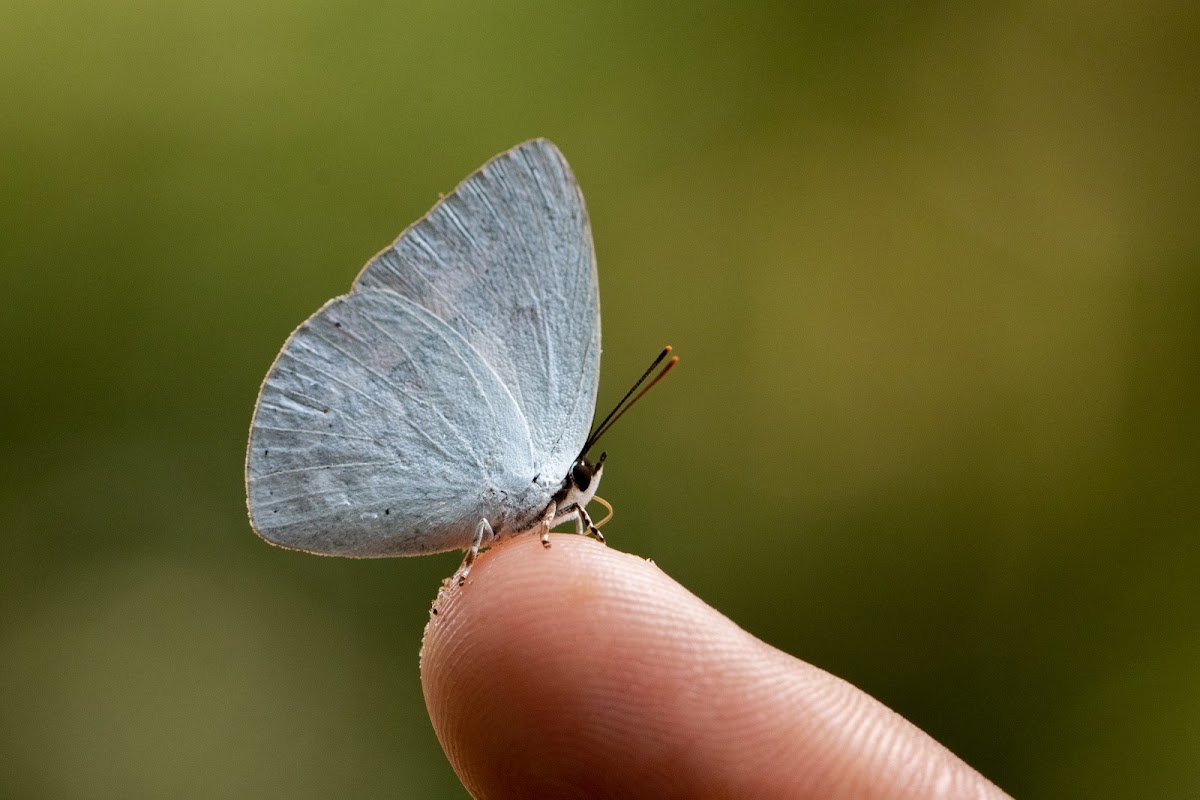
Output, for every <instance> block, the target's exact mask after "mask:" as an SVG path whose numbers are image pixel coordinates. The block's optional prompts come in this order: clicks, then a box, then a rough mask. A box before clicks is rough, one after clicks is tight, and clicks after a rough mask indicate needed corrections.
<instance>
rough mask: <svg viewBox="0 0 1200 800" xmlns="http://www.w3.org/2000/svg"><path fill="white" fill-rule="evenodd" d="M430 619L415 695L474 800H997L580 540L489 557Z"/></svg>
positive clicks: (857, 698) (936, 752)
mask: <svg viewBox="0 0 1200 800" xmlns="http://www.w3.org/2000/svg"><path fill="white" fill-rule="evenodd" d="M436 610H437V613H436V614H434V615H431V618H430V621H429V624H428V625H427V627H426V632H425V640H424V644H423V647H422V652H421V680H422V687H423V690H424V693H425V701H426V705H427V707H428V709H429V714H430V718H431V720H432V721H433V726H434V730H435V731H436V732H437V735H438V738H439V740H440V741H441V743H442V746H443V748H444V749H445V751H446V754H447V756H448V757H449V759H450V762H451V763H452V765H453V766H454V769H455V771H456V772H457V773H458V775H459V777H460V779H461V780H462V781H463V784H464V785H465V786H466V787H467V789H468V790H469V791H470V792H471V793H472V794H473V795H474V796H476V797H508V796H524V797H555V796H627V795H632V796H654V797H695V796H729V797H797V798H799V797H863V798H869V797H895V796H912V797H923V796H929V797H934V796H946V797H949V796H979V797H984V796H996V797H1002V796H1003V794H1002V793H1001V792H999V790H998V789H995V787H994V786H992V785H991V784H989V783H987V781H986V780H984V779H983V778H982V777H981V776H979V775H978V773H975V772H974V771H973V770H971V769H970V767H968V766H967V765H965V764H963V763H962V762H961V761H959V760H958V759H957V758H955V757H954V756H953V755H952V754H951V753H949V751H947V750H945V748H943V747H941V746H940V745H938V744H937V743H936V742H934V741H933V740H932V739H930V738H929V737H928V736H926V735H925V734H923V733H922V732H921V731H919V730H918V729H917V728H915V727H914V726H912V725H911V724H910V723H908V722H906V721H905V720H903V719H902V718H901V717H899V716H898V715H896V714H895V713H894V712H892V711H890V710H889V709H887V708H886V707H884V706H882V705H881V704H879V703H878V702H877V701H875V700H873V699H872V698H870V697H869V696H868V695H866V694H864V693H862V692H860V691H858V690H857V689H855V688H854V687H852V686H850V685H849V684H847V683H845V682H844V681H841V680H840V679H838V678H836V677H834V676H832V675H829V674H828V673H825V672H823V671H822V670H819V669H817V668H816V667H813V666H811V665H809V664H806V663H804V662H802V661H799V660H797V659H795V658H793V657H791V656H789V655H787V654H785V653H782V652H780V651H778V650H776V649H774V648H772V647H770V646H768V645H766V644H764V643H762V642H760V641H759V640H757V639H755V638H753V637H752V636H750V635H749V634H748V633H746V632H745V631H743V630H742V629H741V628H739V627H737V626H736V625H735V624H733V622H731V621H730V620H729V619H728V618H726V617H724V616H723V615H721V614H720V613H719V612H717V611H715V610H714V609H712V608H711V607H709V606H708V605H706V604H705V603H703V602H702V601H701V600H699V598H697V597H695V596H694V595H692V594H691V593H690V592H688V591H687V590H686V589H684V588H683V587H682V586H680V585H679V584H678V583H676V582H675V581H673V580H672V579H671V578H670V577H668V576H667V575H666V574H665V573H663V572H662V570H660V569H659V568H658V567H657V566H655V565H654V564H653V563H651V562H648V561H646V560H645V559H641V558H638V557H636V556H632V555H628V554H626V553H622V552H620V551H617V550H614V549H612V548H609V547H605V546H603V545H600V544H599V543H597V542H594V541H591V540H589V539H586V538H584V537H581V536H574V535H558V536H554V537H553V546H552V547H550V548H549V549H545V548H543V547H542V545H541V544H540V542H539V541H538V539H537V537H533V536H522V537H517V538H515V539H512V540H509V541H506V542H504V543H502V544H501V545H500V546H497V547H494V548H492V549H491V550H490V551H488V552H487V553H486V554H484V555H483V556H481V557H480V558H479V560H478V561H476V563H475V566H474V568H473V570H472V572H471V575H470V577H469V578H468V580H467V582H466V585H464V586H461V587H459V586H450V587H448V589H446V590H445V591H444V592H443V593H441V594H440V596H439V600H438V604H437V608H436Z"/></svg>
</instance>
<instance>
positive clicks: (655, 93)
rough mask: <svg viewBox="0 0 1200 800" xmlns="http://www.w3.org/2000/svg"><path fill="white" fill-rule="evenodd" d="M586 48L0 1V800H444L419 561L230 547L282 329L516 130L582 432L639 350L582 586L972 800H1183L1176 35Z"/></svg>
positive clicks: (1190, 407)
mask: <svg viewBox="0 0 1200 800" xmlns="http://www.w3.org/2000/svg"><path fill="white" fill-rule="evenodd" d="M615 5H616V4H608V3H595V4H580V3H562V4H550V3H546V4H524V5H521V6H510V5H504V4H492V3H460V4H449V3H447V4H442V3H427V4H420V5H409V4H403V3H400V4H397V3H385V2H352V3H329V2H299V3H295V2H289V3H283V2H266V3H258V4H250V5H247V4H243V3H240V2H238V3H234V2H228V0H217V2H212V3H188V4H184V3H166V4H163V3H151V2H132V1H129V0H119V1H118V2H99V1H96V2H84V1H83V0H71V1H70V2H64V3H7V4H5V5H4V7H3V8H0V75H3V76H4V79H3V81H0V109H2V111H0V364H3V368H2V370H3V371H2V372H0V374H2V375H3V381H4V383H3V387H2V388H3V390H2V391H0V426H2V427H0V437H2V439H0V441H2V443H3V448H2V452H3V457H2V458H0V470H2V472H0V536H2V539H0V543H2V551H3V555H2V556H0V787H3V791H0V793H2V794H4V795H5V796H6V797H20V798H34V797H57V798H74V797H78V798H130V797H181V798H184V797H216V796H240V797H280V798H307V797H313V798H325V797H425V796H430V797H432V796H445V797H460V796H462V789H461V787H460V786H459V784H458V782H457V780H456V779H455V777H454V774H453V772H452V771H451V770H450V768H449V766H448V764H447V763H446V761H445V758H444V756H443V755H442V754H441V751H440V749H439V747H438V744H437V741H436V739H435V738H434V735H433V732H432V729H431V727H430V725H429V722H428V719H427V717H426V714H425V709H424V705H423V701H422V698H421V692H420V684H419V679H418V672H417V652H418V648H419V646H420V638H421V631H422V627H423V625H424V623H425V621H426V618H427V612H428V607H429V602H430V600H431V599H432V597H433V596H434V593H435V591H436V589H437V586H438V583H439V581H440V580H441V579H442V578H443V577H444V576H446V575H448V574H449V573H450V572H452V571H453V570H454V568H455V567H456V566H457V564H458V559H459V556H458V555H456V554H445V555H441V556H435V557H429V558H424V559H399V560H383V561H368V562H355V561H348V560H340V559H322V558H315V557H312V556H306V555H302V554H296V553H289V552H284V551H282V550H277V549H274V548H271V547H268V546H267V545H265V544H264V543H262V542H261V541H260V540H258V539H257V538H256V537H255V536H254V535H253V533H252V532H251V531H250V528H249V526H248V524H247V522H246V515H245V508H244V493H243V486H242V464H243V458H244V448H245V441H246V433H247V428H248V425H249V422H250V414H251V410H252V408H253V404H254V399H255V396H256V393H257V390H258V386H259V382H260V381H261V379H262V377H263V375H264V373H265V372H266V369H267V367H268V366H269V365H270V363H271V360H272V358H273V357H274V355H275V353H276V351H277V350H278V348H279V346H280V345H281V344H282V343H283V341H284V338H285V337H286V336H287V334H288V333H289V332H290V331H291V330H292V328H293V327H294V326H296V325H297V324H298V323H300V322H301V321H302V320H303V319H304V318H305V317H306V316H307V315H308V314H310V313H311V312H312V311H314V310H315V309H316V308H317V307H318V306H320V305H321V303H323V302H324V301H325V300H326V299H327V298H329V297H331V296H333V295H336V294H340V293H343V292H345V291H346V290H347V289H348V288H349V286H350V282H351V280H352V279H353V277H354V275H355V274H356V272H357V270H358V269H359V267H360V266H361V265H362V263H363V262H364V261H365V260H366V259H367V258H368V257H369V256H370V255H372V254H373V253H374V252H375V251H376V250H378V249H379V248H381V247H383V246H385V245H386V244H387V243H389V242H390V241H391V239H392V238H393V237H394V236H395V235H396V234H397V233H398V232H399V231H400V230H401V229H402V228H403V227H404V226H405V225H407V224H408V223H409V222H410V221H412V220H413V219H415V218H416V217H418V216H419V215H420V214H422V213H423V212H424V211H425V210H426V209H427V208H428V207H429V206H430V205H431V204H432V203H433V202H434V201H435V200H436V199H437V196H438V193H439V192H446V191H449V190H450V189H452V188H453V187H454V186H455V185H456V184H457V182H458V181H459V180H460V179H461V178H462V177H464V176H465V175H466V174H467V173H468V172H470V171H471V170H473V169H474V168H475V167H477V166H479V165H480V164H481V163H482V162H483V161H484V160H486V159H487V158H489V157H490V156H492V155H494V154H495V153H497V152H499V151H501V150H503V149H506V148H508V147H510V146H511V145H513V144H516V143H517V142H519V141H522V140H524V139H527V138H530V137H533V136H547V137H549V138H551V139H553V140H554V141H555V142H556V143H557V144H558V145H559V146H560V147H561V148H562V150H563V152H564V153H565V154H566V155H567V157H568V159H569V160H570V161H571V164H572V165H573V167H574V169H575V171H576V173H577V175H578V177H579V180H580V182H581V184H582V186H583V189H584V193H585V196H586V197H587V200H588V204H589V208H590V212H591V217H592V224H593V229H594V234H595V240H596V246H597V251H598V256H599V262H600V283H601V294H602V304H603V310H604V343H605V357H604V364H603V375H602V386H601V392H600V405H601V406H607V405H609V404H610V403H611V402H612V401H613V400H615V399H616V398H617V397H619V395H620V393H621V392H622V391H623V390H624V388H625V387H626V385H627V384H628V382H629V381H630V380H631V379H632V378H633V377H635V376H636V375H637V373H638V372H639V371H640V369H641V368H642V367H643V366H644V364H645V363H646V361H647V360H648V359H649V358H650V357H652V356H653V355H654V354H655V353H656V352H657V350H658V348H659V347H661V346H662V344H663V343H664V342H669V343H671V344H673V345H674V346H675V347H676V348H677V352H678V353H679V354H680V355H681V357H682V363H681V364H680V366H679V368H678V369H677V370H676V372H675V374H673V375H672V377H671V378H670V379H669V380H668V381H666V382H665V383H664V384H663V385H662V386H661V387H660V388H659V389H657V390H656V391H655V393H653V394H652V395H651V396H650V397H649V398H648V399H647V400H646V401H645V402H644V404H643V405H642V407H640V408H639V409H637V411H636V412H634V413H632V414H630V415H628V416H627V417H626V418H624V419H623V420H622V422H621V424H620V425H619V426H618V427H617V428H616V429H615V430H614V431H613V432H612V433H611V435H610V436H609V437H608V439H607V441H606V443H605V449H606V450H607V451H608V453H609V461H608V464H607V469H606V471H605V479H604V485H603V486H602V494H603V495H604V496H605V497H606V498H607V499H609V500H610V501H612V502H613V503H614V505H615V506H616V511H617V516H616V518H615V519H614V520H613V522H612V523H611V526H610V527H608V528H606V533H607V534H608V537H609V541H610V543H611V544H612V546H614V547H618V548H620V549H623V550H628V551H631V552H634V553H638V554H641V555H644V556H646V557H650V558H653V559H654V560H655V561H656V562H657V563H658V564H659V565H661V566H662V567H663V569H665V570H666V571H667V572H669V573H670V574H672V575H674V576H675V577H676V578H678V579H679V580H680V581H681V582H682V583H684V584H685V585H686V586H688V587H689V588H690V589H692V590H693V591H695V592H696V593H697V594H699V595H700V596H701V597H703V598H705V599H706V600H708V601H709V602H711V603H712V604H713V605H714V606H716V607H717V608H718V609H720V610H721V611H723V612H725V613H726V614H728V615H729V616H730V617H732V618H733V619H734V620H735V621H736V622H738V623H739V624H740V625H742V626H744V627H745V628H746V629H748V630H749V631H751V632H752V633H754V634H755V635H757V636H759V637H761V638H763V639H765V640H766V641H768V642H770V643H772V644H774V645H776V646H778V647H780V648H782V649H784V650H786V651H788V652H789V653H792V654H795V655H796V656H798V657H800V658H803V659H805V660H807V661H810V662H812V663H814V664H816V665H818V666H820V667H823V668H825V669H828V670H830V671H832V672H835V673H836V674H838V675H841V676H842V677H844V678H846V679H848V680H850V681H852V682H853V683H855V684H856V685H858V686H860V687H862V688H863V689H864V690H866V691H868V692H870V693H871V694H873V695H874V696H876V697H878V698H879V699H880V700H882V701H883V702H885V703H887V704H888V705H890V706H891V707H893V708H895V709H896V710H898V711H899V712H901V713H902V714H904V715H905V716H907V717H909V718H910V719H912V720H913V721H914V722H916V723H917V724H918V725H920V726H921V727H922V728H924V729H925V730H926V731H928V732H929V733H931V734H932V735H933V736H935V737H937V738H938V739H940V740H941V741H943V742H945V743H946V744H947V745H948V746H949V747H950V748H951V749H953V750H954V751H955V752H957V753H959V754H960V755H962V756H963V757H964V758H965V759H966V760H968V761H969V762H971V763H972V764H974V765H976V766H977V767H978V768H979V769H981V770H982V771H983V772H984V773H985V774H986V775H988V776H989V777H991V778H992V779H994V780H995V781H997V782H998V783H999V784H1000V785H1001V786H1003V787H1004V788H1006V789H1007V790H1009V791H1010V792H1013V793H1016V794H1019V795H1021V796H1023V797H1030V798H1034V797H1065V796H1086V797H1156V798H1195V797H1197V796H1200V591H1198V588H1197V587H1198V586H1200V522H1198V519H1200V426H1198V423H1197V420H1198V414H1197V412H1198V408H1200V368H1198V363H1197V355H1198V354H1200V225H1198V221H1200V169H1198V166H1200V165H1198V163H1197V162H1198V161H1200V147H1198V146H1197V145H1198V143H1200V92H1198V89H1197V87H1198V82H1197V80H1198V79H1197V76H1198V75H1200V49H1198V48H1196V47H1195V42H1196V40H1197V35H1198V34H1200V12H1197V11H1196V10H1195V7H1194V6H1192V5H1191V4H1183V3H1160V4H1157V5H1156V4H1149V5H1147V4H1139V5H1137V6H1136V7H1135V6H1133V5H1131V6H1130V7H1129V8H1128V9H1127V10H1112V9H1108V10H1104V9H1099V8H1095V7H1092V6H1091V5H1089V4H1079V5H1074V4H1069V3H1061V4H1060V3H1052V2H1033V3H1026V4H1007V5H1002V6H997V7H990V8H988V9H987V10H984V9H983V7H982V6H981V7H980V8H977V9H975V10H963V9H958V8H953V7H950V6H942V5H938V4H924V5H921V6H916V7H907V8H903V9H901V8H897V7H894V6H893V5H892V4H886V3H880V4H871V3H850V4H841V5H835V6H828V7H825V6H814V5H811V4H802V3H801V4H798V3H789V2H780V3H775V4H771V3H753V4H748V5H742V4H738V5H733V4H728V5H726V4H719V3H698V4H688V5H687V6H686V7H683V8H677V7H676V4H665V3H664V4H628V6H627V7H626V8H623V9H617V8H615V7H614V6H615ZM494 624H496V625H503V624H504V609H503V608H496V609H495V620H494ZM597 666H598V668H601V669H602V668H603V665H597ZM529 676H530V680H531V681H536V680H537V679H538V665H537V664H536V663H530V665H529ZM486 679H487V678H486V676H480V680H486ZM497 735H498V736H504V735H505V732H504V731H497ZM513 746H514V747H534V748H536V747H537V746H538V744H537V742H514V743H513Z"/></svg>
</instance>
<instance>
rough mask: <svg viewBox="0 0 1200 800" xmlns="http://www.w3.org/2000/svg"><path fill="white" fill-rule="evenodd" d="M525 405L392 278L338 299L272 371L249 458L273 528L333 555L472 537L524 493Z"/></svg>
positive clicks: (286, 540)
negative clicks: (398, 290) (387, 287)
mask: <svg viewBox="0 0 1200 800" xmlns="http://www.w3.org/2000/svg"><path fill="white" fill-rule="evenodd" d="M532 475H533V457H532V451H531V448H530V439H529V432H528V429H527V427H526V424H525V417H524V416H523V414H522V413H521V411H520V409H519V408H518V407H517V404H516V403H515V402H514V400H513V398H512V395H511V394H510V393H509V391H508V390H507V389H506V388H505V386H504V384H503V383H502V382H501V381H500V379H499V378H498V377H497V376H496V373H495V372H494V371H493V370H492V369H491V368H490V367H489V366H488V365H487V364H486V363H484V361H483V359H482V358H481V357H480V355H479V353H478V352H476V350H475V349H474V348H473V347H472V346H471V345H470V344H469V343H468V342H466V341H465V340H464V339H463V338H462V336H460V335H459V334H458V333H456V332H455V331H454V330H453V329H452V328H451V327H450V326H449V325H447V324H446V323H445V322H444V321H442V320H441V319H438V318H437V317H436V316H434V315H433V314H431V313H430V312H429V311H427V310H426V309H424V308H422V307H421V306H419V305H418V304H416V303H414V302H413V301H411V300H409V299H407V298H405V297H402V296H400V295H397V294H395V293H393V292H389V291H369V290H362V291H357V292H354V293H352V294H349V295H345V296H343V297H337V298H334V299H333V300H331V301H329V303H327V304H326V305H325V306H324V307H323V308H322V309H321V310H320V311H318V312H317V313H316V314H314V315H313V316H312V317H311V318H310V319H309V320H308V321H307V322H305V323H304V324H303V325H301V326H300V327H299V328H298V329H297V330H296V331H295V333H293V334H292V336H291V338H289V339H288V341H287V343H286V344H285V345H284V347H283V350H282V351H281V352H280V354H279V356H278V358H277V359H276V361H275V364H274V365H273V366H272V367H271V370H270V372H269V373H268V374H267V377H266V380H265V381H264V382H263V386H262V391H261V392H260V394H259V398H258V405H257V406H256V408H255V412H254V421H253V423H252V424H251V429H250V446H249V451H248V455H247V459H246V486H247V496H248V503H249V508H250V519H251V523H252V524H253V526H254V528H255V530H256V531H257V532H258V533H259V535H261V536H262V537H263V538H265V539H267V540H268V541H271V542H273V543H275V544H279V545H282V546H284V547H289V548H294V549H299V550H307V551H310V552H315V553H321V554H326V555H343V556H364V557H365V556H390V555H417V554H421V553H433V552H440V551H444V550H453V549H461V548H465V547H468V546H469V545H470V544H471V540H472V537H473V535H474V530H475V526H476V524H477V523H478V522H479V519H480V517H481V516H488V517H489V518H491V517H492V516H494V515H496V514H498V513H502V512H505V511H506V510H507V509H508V508H509V506H510V505H511V501H510V499H509V498H510V497H515V496H516V494H517V493H519V492H522V491H524V492H526V496H524V497H523V498H522V499H521V501H520V502H521V503H523V504H524V505H533V506H537V504H538V503H539V502H540V503H541V507H539V508H536V509H534V510H535V511H540V510H541V508H544V507H545V502H546V501H548V498H549V495H548V494H546V493H544V492H543V493H542V494H541V495H538V496H537V497H531V496H529V495H528V492H529V491H531V490H530V478H531V477H532Z"/></svg>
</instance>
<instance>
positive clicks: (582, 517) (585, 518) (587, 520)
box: [575, 506, 606, 544]
mask: <svg viewBox="0 0 1200 800" xmlns="http://www.w3.org/2000/svg"><path fill="white" fill-rule="evenodd" d="M577 511H578V512H579V516H578V517H577V518H576V522H575V529H576V530H578V531H579V532H580V533H583V527H584V526H585V525H586V526H587V532H588V533H589V534H591V535H592V536H595V537H596V541H598V542H600V544H606V542H605V541H604V534H603V533H601V532H600V529H599V528H598V527H596V524H595V523H594V522H592V518H591V517H590V516H589V515H588V513H587V509H586V508H584V507H583V506H579V507H578V508H577Z"/></svg>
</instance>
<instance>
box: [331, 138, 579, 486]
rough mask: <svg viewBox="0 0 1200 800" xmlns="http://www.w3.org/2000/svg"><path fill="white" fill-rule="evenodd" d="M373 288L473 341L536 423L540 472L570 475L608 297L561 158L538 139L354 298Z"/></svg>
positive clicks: (366, 273)
mask: <svg viewBox="0 0 1200 800" xmlns="http://www.w3.org/2000/svg"><path fill="white" fill-rule="evenodd" d="M367 289H388V290H391V291H394V292H397V293H399V294H401V295H403V296H405V297H407V298H410V299H411V300H413V301H414V302H416V303H419V304H420V305H422V306H424V307H425V308H426V309H428V310H429V311H430V312H432V313H433V314H434V315H436V316H437V317H439V318H440V319H442V320H444V321H445V323H446V324H447V325H449V326H450V327H451V328H453V329H454V330H455V331H457V332H458V333H459V334H460V335H461V336H462V337H463V338H464V339H466V340H467V341H468V342H470V343H471V345H472V346H473V347H474V348H475V349H476V350H477V351H478V352H479V353H480V354H481V355H482V356H483V358H484V360H485V361H487V363H488V364H489V365H490V366H491V367H492V369H493V370H494V371H495V372H496V374H497V375H498V376H499V377H500V380H501V381H502V382H503V383H504V385H505V386H506V387H508V389H509V391H510V392H511V394H512V397H513V399H514V400H515V402H516V404H517V407H518V408H519V409H520V411H521V414H522V415H523V416H524V418H525V420H526V421H527V423H528V427H529V437H530V441H531V443H532V450H533V458H534V462H535V465H536V466H535V471H536V473H538V474H541V473H544V474H546V475H552V476H553V479H554V480H555V481H559V480H561V478H562V477H564V476H565V475H566V473H567V470H568V469H569V468H570V465H571V463H572V462H573V461H574V459H575V458H576V457H577V456H578V455H579V451H580V449H581V448H582V447H583V443H584V441H585V440H586V439H587V435H588V429H589V427H590V426H591V421H592V415H593V413H594V411H595V405H596V386H597V383H598V380H599V375H600V298H599V289H598V285H597V279H596V259H595V253H594V250H593V247H592V234H591V228H590V226H589V223H588V216H587V210H586V208H585V207H584V203H583V195H582V194H581V193H580V190H579V185H578V184H577V183H576V181H575V176H574V175H573V174H572V172H571V168H570V167H569V166H568V165H567V162H566V160H565V159H564V158H563V156H562V154H561V153H560V152H559V151H558V148H556V147H555V146H554V145H553V144H551V143H550V142H548V141H546V140H544V139H535V140H533V141H529V142H526V143H524V144H522V145H519V146H517V147H515V148H513V149H512V150H509V151H507V152H505V153H501V154H500V155H498V156H496V157H495V158H493V159H492V160H491V161H489V162H488V163H487V164H485V165H484V166H483V167H481V168H480V169H479V170H478V171H477V172H475V173H474V174H472V175H471V176H470V177H468V178H467V179H466V180H464V181H463V182H462V183H461V184H460V185H459V186H458V188H457V189H455V191H454V192H453V193H452V194H450V195H448V196H446V197H445V198H444V199H443V200H442V201H441V202H439V203H438V204H437V205H435V206H434V207H433V209H432V210H431V211H430V212H429V213H428V214H426V215H425V216H424V217H423V218H421V219H420V220H418V221H417V222H416V223H414V224H413V225H411V226H410V227H409V228H408V229H407V230H406V231H404V233H403V234H401V235H400V237H399V238H398V239H397V240H396V241H395V243H394V244H393V245H392V246H391V247H389V248H387V249H386V250H384V251H383V252H381V253H380V254H379V255H377V256H375V258H373V259H372V260H371V261H370V262H369V263H368V264H367V265H366V267H364V268H363V271H362V272H361V273H360V274H359V276H358V279H357V280H356V281H355V290H356V291H362V290H367ZM530 477H533V475H532V474H531V475H530Z"/></svg>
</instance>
